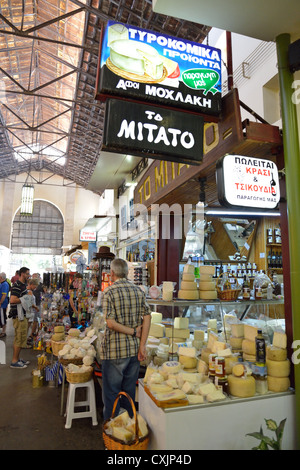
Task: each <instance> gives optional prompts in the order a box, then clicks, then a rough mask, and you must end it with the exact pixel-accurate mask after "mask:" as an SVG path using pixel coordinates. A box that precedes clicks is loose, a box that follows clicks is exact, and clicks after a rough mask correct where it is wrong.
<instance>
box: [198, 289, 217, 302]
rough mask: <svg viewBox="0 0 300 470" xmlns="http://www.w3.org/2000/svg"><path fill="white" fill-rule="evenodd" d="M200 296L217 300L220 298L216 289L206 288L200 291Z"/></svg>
mask: <svg viewBox="0 0 300 470" xmlns="http://www.w3.org/2000/svg"><path fill="white" fill-rule="evenodd" d="M199 298H200V299H201V300H215V299H217V298H218V293H217V291H216V290H204V291H200V292H199Z"/></svg>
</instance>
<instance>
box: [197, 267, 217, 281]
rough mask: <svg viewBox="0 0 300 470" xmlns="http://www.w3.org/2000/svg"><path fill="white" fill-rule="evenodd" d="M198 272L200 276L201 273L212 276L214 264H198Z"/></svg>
mask: <svg viewBox="0 0 300 470" xmlns="http://www.w3.org/2000/svg"><path fill="white" fill-rule="evenodd" d="M199 272H200V278H201V274H209V275H211V276H213V275H214V274H215V267H214V266H200V268H199Z"/></svg>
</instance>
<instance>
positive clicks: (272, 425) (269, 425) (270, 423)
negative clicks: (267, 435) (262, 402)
mask: <svg viewBox="0 0 300 470" xmlns="http://www.w3.org/2000/svg"><path fill="white" fill-rule="evenodd" d="M265 422H266V425H267V428H268V429H270V430H271V431H276V429H277V423H276V422H275V421H274V420H273V419H265Z"/></svg>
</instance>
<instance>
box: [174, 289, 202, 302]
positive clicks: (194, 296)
mask: <svg viewBox="0 0 300 470" xmlns="http://www.w3.org/2000/svg"><path fill="white" fill-rule="evenodd" d="M178 299H182V300H198V299H199V292H198V289H196V290H182V289H179V291H178Z"/></svg>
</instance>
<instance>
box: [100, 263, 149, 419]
mask: <svg viewBox="0 0 300 470" xmlns="http://www.w3.org/2000/svg"><path fill="white" fill-rule="evenodd" d="M110 269H111V280H112V282H113V284H112V285H111V286H110V287H107V288H106V289H105V290H104V292H103V297H102V308H103V313H104V315H105V319H106V328H105V333H104V339H103V342H102V345H101V351H100V359H101V365H102V401H103V405H104V407H103V418H104V420H107V419H109V418H110V417H111V414H112V409H113V405H114V402H115V399H116V398H117V395H118V393H119V392H120V391H124V392H126V393H127V394H128V395H130V397H131V398H132V400H133V401H134V400H135V387H136V381H137V379H138V376H139V369H140V361H143V360H145V359H146V341H147V337H148V333H149V329H150V323H151V309H150V307H149V305H148V303H147V302H146V295H145V293H144V292H143V291H142V290H141V289H140V288H139V287H138V286H136V285H135V284H133V283H132V282H131V281H128V280H127V275H128V265H127V263H126V261H124V260H123V259H121V258H116V259H114V260H113V261H112V263H111V268H110ZM123 398H124V397H121V399H120V400H119V401H118V406H117V409H116V415H117V414H118V411H119V406H120V404H121V406H122V407H123V408H125V409H127V410H128V412H129V414H130V415H132V412H131V406H130V403H129V402H128V400H127V399H126V398H124V400H123Z"/></svg>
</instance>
